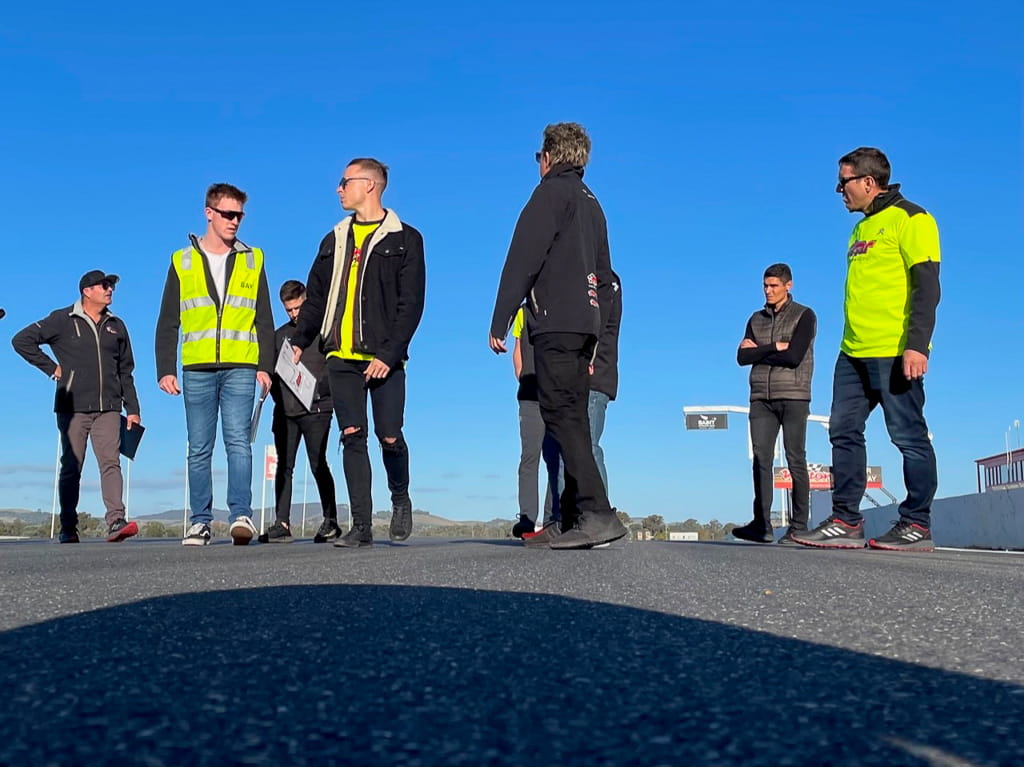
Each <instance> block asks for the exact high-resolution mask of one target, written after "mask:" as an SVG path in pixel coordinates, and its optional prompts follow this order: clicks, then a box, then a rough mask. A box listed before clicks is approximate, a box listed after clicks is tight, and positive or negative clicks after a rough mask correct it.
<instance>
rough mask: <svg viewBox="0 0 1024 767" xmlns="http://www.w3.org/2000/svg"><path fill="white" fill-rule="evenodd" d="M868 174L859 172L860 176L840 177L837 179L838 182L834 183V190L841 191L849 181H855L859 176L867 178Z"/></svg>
mask: <svg viewBox="0 0 1024 767" xmlns="http://www.w3.org/2000/svg"><path fill="white" fill-rule="evenodd" d="M869 175H870V174H868V173H864V174H861V175H860V176H847V177H846V178H841V179H839V183H838V184H836V191H837V192H841V191H843V190H844V189H846V185H847V184H849V183H850V182H851V181H856V180H857V179H860V178H867V177H868V176H869Z"/></svg>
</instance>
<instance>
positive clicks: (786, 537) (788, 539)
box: [779, 527, 807, 546]
mask: <svg viewBox="0 0 1024 767" xmlns="http://www.w3.org/2000/svg"><path fill="white" fill-rule="evenodd" d="M806 532H807V531H806V530H794V529H793V528H792V527H791V528H789V529H788V530H787V531H786V532H785V533H784V534H783V536H782V537H781V538H779V543H780V544H781V545H783V546H796V545H797V542H796V541H794V540H793V534H794V533H796V534H800V535H802V534H803V533H806Z"/></svg>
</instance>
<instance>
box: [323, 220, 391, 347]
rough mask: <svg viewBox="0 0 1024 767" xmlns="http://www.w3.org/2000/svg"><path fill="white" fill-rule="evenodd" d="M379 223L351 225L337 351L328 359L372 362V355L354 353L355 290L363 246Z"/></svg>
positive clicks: (355, 222) (354, 223)
mask: <svg viewBox="0 0 1024 767" xmlns="http://www.w3.org/2000/svg"><path fill="white" fill-rule="evenodd" d="M380 224H381V222H380V221H372V222H369V223H360V222H358V221H354V222H353V223H352V240H353V242H352V245H353V247H352V266H350V267H349V271H348V287H347V291H346V293H345V313H344V314H342V315H341V326H340V327H339V331H338V334H339V336H340V338H338V351H336V352H331V353H330V354H328V355H327V356H328V357H341V358H342V359H344V360H372V359H373V355H372V354H366V353H364V352H359V351H355V350H354V349H353V348H352V346H353V344H354V343H355V326H354V318H355V313H356V309H355V307H356V298H357V296H356V288H357V283H358V281H359V264H360V262H361V261H362V260H363V245H364V244H365V243H366V241H367V240H368V239H370V236H371V235H372V234H373V233H374V232H375V231H376V229H377V227H378V226H380Z"/></svg>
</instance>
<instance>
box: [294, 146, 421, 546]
mask: <svg viewBox="0 0 1024 767" xmlns="http://www.w3.org/2000/svg"><path fill="white" fill-rule="evenodd" d="M387 183H388V169H387V166H386V165H383V164H382V163H380V162H379V161H377V160H374V159H372V158H368V157H364V158H357V159H355V160H352V161H351V162H350V163H349V164H348V167H346V168H345V174H344V176H342V179H341V181H339V182H338V197H339V199H340V201H341V207H342V208H343V209H345V210H348V211H352V215H351V216H349V217H347V218H345V219H344V220H342V221H341V223H339V224H338V225H337V226H335V227H334V229H333V230H332V231H330V232H328V233H327V236H325V237H324V239H323V241H322V242H321V243H320V249H319V251H318V253H317V256H316V260H315V261H314V262H313V266H312V267H311V268H310V270H309V279H308V280H307V281H306V285H307V289H306V303H305V304H304V305H303V307H302V311H301V312H300V313H299V321H298V326H297V328H296V331H295V334H294V335H293V336H292V345H293V346H294V347H295V361H296V362H298V361H299V359H300V358H301V357H302V354H303V350H304V349H306V348H308V347H309V346H310V345H311V344H312V343H313V340H314V339H315V338H316V336H317V334H318V333H319V334H320V336H321V337H322V338H323V341H324V351H325V352H326V353H327V373H328V376H329V377H330V383H331V396H332V397H333V399H334V411H335V413H336V414H337V416H338V425H339V427H340V428H341V434H342V436H341V441H342V445H343V449H342V464H343V466H344V470H345V482H346V484H347V485H348V494H349V504H350V508H351V510H352V527H351V529H350V530H349V531H348V532H347V533H345V535H343V536H341V537H340V538H338V539H337V540H335V541H334V545H335V546H338V547H341V548H361V547H365V546H372V545H373V499H372V496H371V482H370V480H371V477H370V455H369V452H368V451H367V430H368V428H369V424H368V423H367V418H366V395H367V393H369V395H370V399H371V400H372V402H373V426H374V433H375V434H376V436H377V439H378V440H379V441H380V446H381V452H382V454H383V459H384V470H385V472H387V476H388V489H389V490H390V491H391V525H390V529H389V535H390V538H391V540H393V541H404V540H406V539H407V538H408V537H409V536H410V535H411V534H412V500H411V499H410V498H409V448H408V446H407V445H406V442H405V437H404V436H403V435H402V426H403V424H404V419H405V361H406V360H407V359H408V358H409V344H410V342H411V341H412V337H413V334H414V333H415V332H416V328H417V327H418V326H419V323H420V317H422V315H423V300H424V293H425V290H426V268H425V265H424V260H423V237H422V235H421V234H420V233H419V232H418V231H417V230H416V229H414V228H413V227H411V226H409V225H408V224H407V223H404V222H403V221H401V220H400V219H399V218H398V215H397V214H396V213H395V212H394V211H393V210H387V209H385V208H384V207H383V205H382V203H381V195H383V194H384V189H385V188H386V187H387Z"/></svg>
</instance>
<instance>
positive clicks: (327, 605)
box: [0, 537, 1024, 767]
mask: <svg viewBox="0 0 1024 767" xmlns="http://www.w3.org/2000/svg"><path fill="white" fill-rule="evenodd" d="M0 573H2V576H3V577H2V581H0V597H2V599H0V605H2V614H0V659H2V669H0V691H2V692H0V764H5V765H6V764H10V765H65V764H67V765H104V764H138V765H220V764H243V765H289V764H325V765H328V764H357V765H372V764H401V765H442V764H451V765H506V764H509V765H548V764H564V765H604V764H607V765H659V764H664V765H733V764H750V765H862V764H863V765H903V764H906V765H938V766H940V767H964V766H965V765H996V764H1001V765H1019V764H1022V763H1024V727H1022V724H1024V660H1022V657H1024V640H1022V635H1021V626H1022V625H1024V556H1021V555H1015V554H999V553H994V552H991V553H986V552H961V551H939V552H936V553H934V554H900V553H890V552H879V551H869V550H864V551H818V550H812V549H806V548H796V547H784V546H778V545H765V546H759V545H755V544H712V543H708V544H696V543H646V544H642V543H618V544H614V545H613V546H612V547H610V548H608V549H603V550H593V551H551V550H540V551H535V550H527V549H524V548H522V547H521V546H520V545H519V544H517V543H515V542H512V541H482V540H437V539H416V538H415V537H414V538H412V539H411V540H410V541H409V542H408V544H406V545H390V544H378V545H376V546H374V547H373V548H372V549H361V550H339V549H334V548H333V547H330V546H324V545H314V544H312V543H311V542H308V541H301V542H297V543H294V544H290V545H263V546H259V545H252V546H249V547H246V548H241V547H233V546H231V545H229V544H228V543H215V544H214V545H212V546H209V547H206V548H186V547H182V546H181V545H179V544H178V543H177V542H176V541H140V540H131V541H128V542H126V543H123V544H117V545H113V544H107V543H105V542H102V541H96V542H85V543H82V544H80V545H78V546H59V545H56V544H52V543H48V542H47V543H44V542H25V543H6V544H0Z"/></svg>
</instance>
